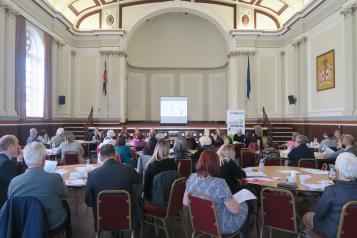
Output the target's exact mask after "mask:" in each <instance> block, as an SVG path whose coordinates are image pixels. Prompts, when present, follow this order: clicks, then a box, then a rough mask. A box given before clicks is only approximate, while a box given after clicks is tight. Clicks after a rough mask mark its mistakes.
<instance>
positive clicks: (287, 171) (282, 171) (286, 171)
mask: <svg viewBox="0 0 357 238" xmlns="http://www.w3.org/2000/svg"><path fill="white" fill-rule="evenodd" d="M278 172H279V173H282V174H291V172H293V173H294V172H295V174H300V173H301V172H300V171H297V170H293V169H292V170H278Z"/></svg>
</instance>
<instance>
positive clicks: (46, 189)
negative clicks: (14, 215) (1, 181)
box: [8, 142, 70, 233]
mask: <svg viewBox="0 0 357 238" xmlns="http://www.w3.org/2000/svg"><path fill="white" fill-rule="evenodd" d="M45 158H46V147H45V146H44V145H43V144H41V143H38V142H33V143H30V144H28V145H26V146H25V149H24V159H25V162H26V164H27V166H28V168H27V169H26V171H25V173H24V174H21V175H19V176H17V177H15V178H13V180H12V181H11V183H10V186H9V191H8V197H9V198H11V197H35V198H37V199H38V200H39V201H40V202H41V203H42V205H43V207H44V213H45V215H46V218H47V224H48V228H49V230H50V233H59V232H61V231H63V230H64V229H66V228H68V226H70V224H69V218H70V217H69V214H67V212H66V210H65V209H64V207H63V204H62V199H64V198H66V197H67V195H68V192H67V188H66V186H65V185H64V183H63V179H62V177H61V175H59V174H57V173H47V172H45V171H44V170H43V166H44V164H45Z"/></svg>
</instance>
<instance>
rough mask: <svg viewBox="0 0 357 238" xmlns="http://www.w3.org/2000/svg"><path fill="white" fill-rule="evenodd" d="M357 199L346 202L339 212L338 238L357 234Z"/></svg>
mask: <svg viewBox="0 0 357 238" xmlns="http://www.w3.org/2000/svg"><path fill="white" fill-rule="evenodd" d="M356 221H357V201H350V202H347V203H346V204H345V205H344V206H343V208H342V212H341V217H340V225H339V227H338V232H337V237H338V238H353V237H356V234H357V226H356Z"/></svg>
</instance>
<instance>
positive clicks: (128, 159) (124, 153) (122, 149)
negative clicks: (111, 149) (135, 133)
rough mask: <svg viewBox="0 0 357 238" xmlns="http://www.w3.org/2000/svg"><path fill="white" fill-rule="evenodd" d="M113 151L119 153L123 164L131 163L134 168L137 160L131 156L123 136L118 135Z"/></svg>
mask: <svg viewBox="0 0 357 238" xmlns="http://www.w3.org/2000/svg"><path fill="white" fill-rule="evenodd" d="M115 151H116V153H117V154H119V155H120V159H121V161H122V162H123V163H124V164H128V165H132V166H133V167H134V168H136V166H137V160H136V159H134V158H133V156H132V153H131V150H130V147H129V146H127V145H126V140H125V137H124V136H121V135H120V136H119V137H118V139H117V143H116V145H115Z"/></svg>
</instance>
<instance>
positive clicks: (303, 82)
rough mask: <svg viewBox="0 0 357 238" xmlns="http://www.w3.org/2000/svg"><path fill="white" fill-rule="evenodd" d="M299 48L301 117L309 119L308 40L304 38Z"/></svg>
mask: <svg viewBox="0 0 357 238" xmlns="http://www.w3.org/2000/svg"><path fill="white" fill-rule="evenodd" d="M299 44H300V47H299V101H298V102H299V115H300V117H307V114H308V107H307V104H308V101H309V100H308V98H309V96H310V95H309V94H308V83H307V77H308V75H307V38H306V37H303V38H302V39H301V40H300V42H299Z"/></svg>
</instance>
